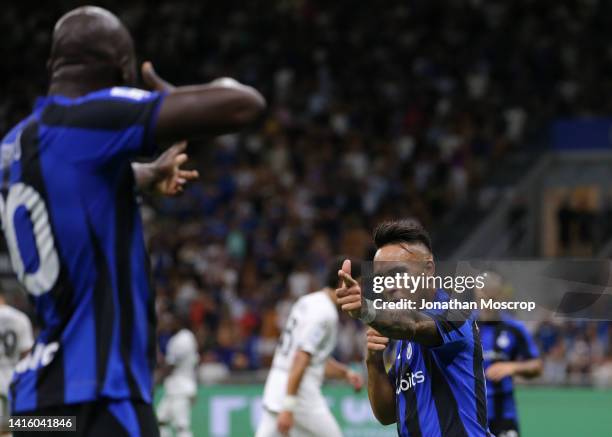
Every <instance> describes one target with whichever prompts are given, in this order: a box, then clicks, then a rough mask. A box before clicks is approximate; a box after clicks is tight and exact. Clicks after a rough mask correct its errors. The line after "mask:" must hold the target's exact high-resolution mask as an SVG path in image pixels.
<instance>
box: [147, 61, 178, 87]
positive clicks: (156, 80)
mask: <svg viewBox="0 0 612 437" xmlns="http://www.w3.org/2000/svg"><path fill="white" fill-rule="evenodd" d="M141 73H142V80H143V82H144V84H145V85H146V86H147V88H149V89H151V90H153V91H169V90H171V89H173V88H174V86H172V85H171V84H169V83H168V82H166V81H165V80H163V79H162V78H161V77H159V76H158V75H157V73H156V72H155V69H154V68H153V64H152V63H151V62H149V61H146V62H143V64H142V68H141Z"/></svg>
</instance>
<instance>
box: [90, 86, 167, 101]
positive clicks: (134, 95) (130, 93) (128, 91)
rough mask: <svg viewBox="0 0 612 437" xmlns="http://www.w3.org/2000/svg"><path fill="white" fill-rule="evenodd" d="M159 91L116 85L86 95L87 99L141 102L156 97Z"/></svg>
mask: <svg viewBox="0 0 612 437" xmlns="http://www.w3.org/2000/svg"><path fill="white" fill-rule="evenodd" d="M157 94H158V93H155V92H151V91H147V90H143V89H140V88H131V87H124V86H116V87H112V88H106V89H103V90H100V91H96V92H93V93H90V94H88V95H87V96H85V97H84V99H85V100H104V99H107V100H123V101H128V102H129V101H135V102H140V101H143V100H148V99H150V98H152V97H155V96H156V95H157Z"/></svg>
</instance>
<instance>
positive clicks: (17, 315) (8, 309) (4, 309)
mask: <svg viewBox="0 0 612 437" xmlns="http://www.w3.org/2000/svg"><path fill="white" fill-rule="evenodd" d="M0 317H10V318H13V319H15V320H18V321H19V322H27V323H30V318H29V317H28V316H27V315H26V314H25V313H24V312H23V311H20V310H18V309H17V308H15V307H13V306H11V305H0Z"/></svg>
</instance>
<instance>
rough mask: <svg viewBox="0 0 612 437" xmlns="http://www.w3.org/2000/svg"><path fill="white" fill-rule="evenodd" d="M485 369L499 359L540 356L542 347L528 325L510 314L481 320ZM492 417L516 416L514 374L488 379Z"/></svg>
mask: <svg viewBox="0 0 612 437" xmlns="http://www.w3.org/2000/svg"><path fill="white" fill-rule="evenodd" d="M479 324H480V335H481V338H482V347H483V350H484V363H485V371H486V369H487V368H488V367H489V366H490V365H491V364H493V363H497V362H499V361H516V360H529V359H533V358H538V357H539V352H538V348H537V347H536V345H535V342H534V341H533V339H532V337H531V335H530V334H529V332H528V331H527V329H526V328H525V326H524V325H523V324H522V323H521V322H519V321H518V320H514V319H512V318H511V317H510V316H508V315H505V314H504V315H503V317H502V320H501V321H499V322H479ZM487 399H488V405H489V420H499V419H516V418H517V411H516V404H515V402H514V386H513V384H512V377H511V376H507V377H505V378H504V379H502V380H501V381H499V382H492V381H489V380H488V379H487Z"/></svg>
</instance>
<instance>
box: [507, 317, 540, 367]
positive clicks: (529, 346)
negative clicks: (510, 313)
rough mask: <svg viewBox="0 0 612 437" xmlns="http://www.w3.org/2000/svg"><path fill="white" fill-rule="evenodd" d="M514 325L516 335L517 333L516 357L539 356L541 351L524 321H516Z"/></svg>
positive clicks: (528, 358)
mask: <svg viewBox="0 0 612 437" xmlns="http://www.w3.org/2000/svg"><path fill="white" fill-rule="evenodd" d="M513 327H514V329H513V332H514V335H516V350H515V351H514V356H515V358H519V359H523V360H531V359H534V358H539V356H540V352H539V351H538V347H537V346H536V344H535V341H534V340H533V337H532V336H531V334H530V333H529V331H527V328H526V327H525V326H524V325H523V324H522V323H515V324H513Z"/></svg>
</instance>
